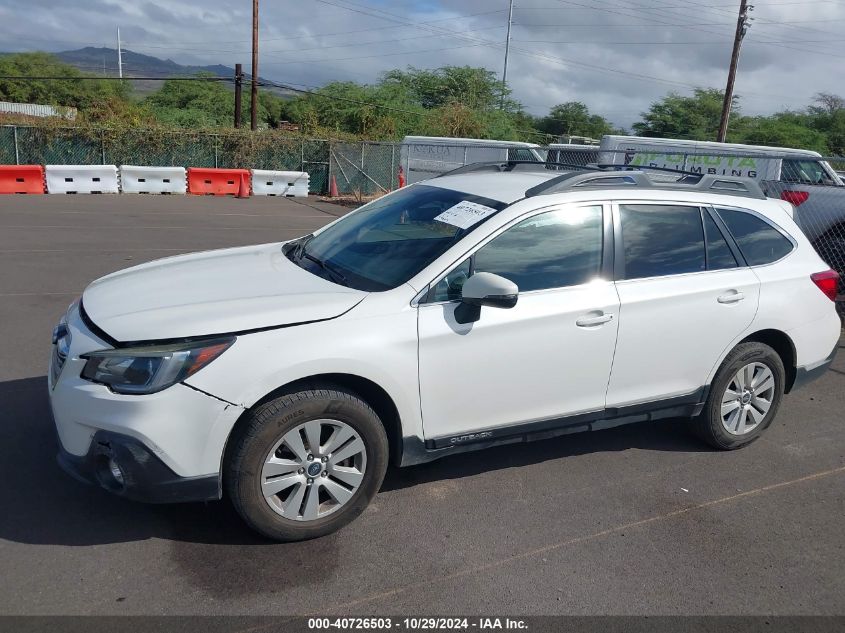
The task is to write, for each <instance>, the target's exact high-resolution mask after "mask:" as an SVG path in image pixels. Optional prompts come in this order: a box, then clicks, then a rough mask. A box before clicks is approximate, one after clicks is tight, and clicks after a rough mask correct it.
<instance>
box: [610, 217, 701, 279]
mask: <svg viewBox="0 0 845 633" xmlns="http://www.w3.org/2000/svg"><path fill="white" fill-rule="evenodd" d="M619 211H620V216H621V220H622V244H623V248H624V254H625V258H624V261H625V274H624V278H625V279H641V278H644V277H662V276H665V275H680V274H683V273H694V272H700V271H703V270H706V268H707V259H706V255H705V252H706V251H705V246H704V228H703V226H702V224H701V211H700V210H699V208H698V207H687V206H681V205H649V204H622V205H619Z"/></svg>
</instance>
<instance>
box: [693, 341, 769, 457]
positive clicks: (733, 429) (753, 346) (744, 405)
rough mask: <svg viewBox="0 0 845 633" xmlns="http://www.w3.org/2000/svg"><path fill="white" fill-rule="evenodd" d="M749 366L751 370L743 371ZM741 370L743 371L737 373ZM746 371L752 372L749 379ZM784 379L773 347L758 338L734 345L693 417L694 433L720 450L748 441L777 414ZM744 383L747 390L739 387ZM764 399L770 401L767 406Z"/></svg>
mask: <svg viewBox="0 0 845 633" xmlns="http://www.w3.org/2000/svg"><path fill="white" fill-rule="evenodd" d="M749 367H750V368H751V374H748V373H745V372H746V371H747V368H749ZM741 370H743V373H742V374H739V372H740V371H741ZM767 371H768V374H767ZM749 375H751V376H752V378H751V380H750V381H749V379H748V376H749ZM769 375H770V377H771V383H772V384H771V388H769V379H768V376H769ZM737 381H739V382H737ZM785 383H786V371H785V370H784V367H783V361H782V360H781V357H780V355H779V354H778V353H777V352H776V351H775V350H773V349H772V348H771V347H769V346H768V345H765V344H764V343H757V342H749V343H742V344H740V345H737V346H736V347H735V348H734V349H733V351H731V353H730V354H728V356H727V358H725V360H724V362H723V363H722V366H721V367H720V368H719V371H718V372H716V377H715V378H714V379H713V383H712V384H711V386H710V393H709V395H708V397H707V402H706V403H705V404H704V409H703V410H702V411H701V414H700V415H699V416H697V417H696V418H694V419H693V424H694V428H695V431H696V434H697V435H698V436H699V437H700V438H701V439H703V440H704V441H705V442H707V443H708V444H710V446H713V447H714V448H718V449H720V450H734V449H737V448H742V447H743V446H747V445H748V444H751V442H753V441H754V440H756V439H757V438H758V437H760V435H762V434H763V431H765V430H766V429H767V428H768V426H769V425H770V424H771V423H772V420H773V419H774V418H775V416H776V415H777V412H778V409H779V408H780V403H781V400H782V399H783V390H784V385H785ZM745 384H751V385H752V387H751V388H750V389H748V390H747V392H749V393H747V392H746V389H743V388H742V387H743V385H745ZM729 389H730V392H729V391H728V390H729ZM734 396H736V397H734ZM723 401H724V403H725V410H724V416H723V409H722V405H723ZM766 402H768V403H769V404H768V407H767V408H766V406H765V403H766ZM764 409H765V410H764ZM743 410H744V411H745V415H744V417H743Z"/></svg>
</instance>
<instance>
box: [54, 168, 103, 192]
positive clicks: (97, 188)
mask: <svg viewBox="0 0 845 633" xmlns="http://www.w3.org/2000/svg"><path fill="white" fill-rule="evenodd" d="M44 174H45V177H46V180H47V193H118V190H119V188H118V184H117V166H115V165H47V166H46V167H45V168H44Z"/></svg>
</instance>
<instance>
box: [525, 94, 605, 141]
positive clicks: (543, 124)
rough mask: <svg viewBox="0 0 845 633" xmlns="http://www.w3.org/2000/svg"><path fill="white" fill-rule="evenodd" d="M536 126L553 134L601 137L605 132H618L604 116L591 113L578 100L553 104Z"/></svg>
mask: <svg viewBox="0 0 845 633" xmlns="http://www.w3.org/2000/svg"><path fill="white" fill-rule="evenodd" d="M537 127H538V128H539V129H540V130H542V131H543V132H545V133H547V134H551V135H553V136H561V135H564V134H567V135H571V136H589V137H591V138H601V137H602V136H604V135H605V134H614V133H618V132H620V130H617V129H616V128H614V127H613V125H612V124H611V123H610V122H609V121H608V120H607V119H605V118H604V117H601V116H599V115H597V114H591V113H590V109H589V108H588V107H587V106H586V105H585V104H583V103H581V102H580V101H567V102H566V103H560V104H558V105H556V106H554V107H553V108H552V109H551V110H549V114H548V116H545V117H543V118H541V119H540V120H539V121H538V122H537Z"/></svg>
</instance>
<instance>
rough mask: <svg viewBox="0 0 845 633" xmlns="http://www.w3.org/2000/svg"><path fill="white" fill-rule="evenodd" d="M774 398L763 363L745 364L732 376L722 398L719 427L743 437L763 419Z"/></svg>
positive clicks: (769, 374)
mask: <svg viewBox="0 0 845 633" xmlns="http://www.w3.org/2000/svg"><path fill="white" fill-rule="evenodd" d="M774 398H775V376H774V374H773V373H772V370H771V369H769V368H768V367H767V366H766V365H764V364H763V363H757V362H754V363H749V364H748V365H745V366H744V367H742V368H741V369H740V370H739V371H738V372H736V374H734V376H733V378H731V381H730V382H729V383H728V386H727V388H726V389H725V393H724V395H723V396H722V403H721V418H722V426H724V427H725V430H726V431H727V432H728V433H730V434H731V435H746V434H748V433H750V432H751V431H753V430H754V429H756V428H757V427H758V426H759V425H760V424H761V423H762V422H763V420H765V418H766V414H767V413H768V412H769V409H770V408H771V407H772V402H773V401H774Z"/></svg>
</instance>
